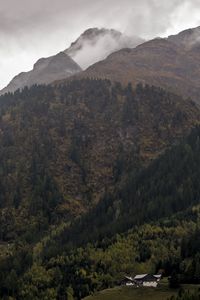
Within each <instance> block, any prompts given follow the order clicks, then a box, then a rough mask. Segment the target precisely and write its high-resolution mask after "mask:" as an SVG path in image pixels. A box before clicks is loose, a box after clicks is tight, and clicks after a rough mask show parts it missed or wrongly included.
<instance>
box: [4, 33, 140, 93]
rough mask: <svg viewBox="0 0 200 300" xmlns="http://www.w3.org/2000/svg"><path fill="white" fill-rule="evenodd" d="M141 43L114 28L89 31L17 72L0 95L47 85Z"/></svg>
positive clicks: (138, 39)
mask: <svg viewBox="0 0 200 300" xmlns="http://www.w3.org/2000/svg"><path fill="white" fill-rule="evenodd" d="M142 42H144V40H142V39H141V38H139V37H128V36H126V35H123V34H122V33H121V32H119V31H117V30H113V29H105V28H101V29H99V28H90V29H88V30H86V31H85V32H83V33H82V34H81V35H80V37H79V38H78V39H77V40H76V41H75V42H73V43H72V44H71V46H70V47H69V48H68V49H66V50H65V51H64V52H59V53H58V54H55V55H53V56H50V57H46V58H40V59H39V60H38V61H37V62H36V63H35V64H34V66H33V69H32V70H31V71H28V72H20V73H19V74H18V75H16V76H15V77H14V78H13V79H12V80H11V81H10V83H9V84H8V85H7V86H6V87H5V88H3V89H2V90H0V94H4V93H6V92H14V91H16V90H17V89H21V88H23V87H25V86H31V85H34V84H49V83H51V82H54V81H56V80H60V79H65V78H68V77H70V76H72V75H74V74H76V73H78V72H80V71H81V70H82V69H86V68H87V67H89V66H91V65H92V64H94V63H95V62H98V61H101V60H103V59H105V58H106V57H107V56H108V55H109V54H111V53H113V52H115V51H117V50H120V49H122V48H132V47H135V46H137V45H139V44H141V43H142Z"/></svg>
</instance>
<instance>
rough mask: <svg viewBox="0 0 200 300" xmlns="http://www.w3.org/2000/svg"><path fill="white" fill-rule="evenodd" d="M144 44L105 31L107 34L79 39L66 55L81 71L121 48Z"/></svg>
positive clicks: (137, 39)
mask: <svg viewBox="0 0 200 300" xmlns="http://www.w3.org/2000/svg"><path fill="white" fill-rule="evenodd" d="M142 42H144V40H142V39H141V38H139V37H135V36H134V37H130V36H126V35H123V34H121V33H120V32H118V31H114V30H107V32H106V33H105V32H104V33H103V34H101V35H99V34H98V35H97V36H96V37H94V38H92V39H89V38H83V37H81V38H80V39H79V40H77V42H76V44H75V46H76V49H74V51H73V46H72V47H71V49H70V48H69V49H68V50H67V51H66V53H68V54H69V55H70V56H71V57H72V58H73V59H74V60H75V62H76V63H78V64H79V66H81V68H82V69H86V68H87V67H89V66H91V65H92V64H94V63H96V62H98V61H101V60H103V59H105V58H106V57H107V56H108V55H110V54H111V53H113V52H115V51H117V50H120V49H122V48H134V47H136V46H137V45H139V44H141V43H142Z"/></svg>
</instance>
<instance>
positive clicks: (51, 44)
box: [0, 0, 200, 88]
mask: <svg viewBox="0 0 200 300" xmlns="http://www.w3.org/2000/svg"><path fill="white" fill-rule="evenodd" d="M199 8H200V2H199V0H190V1H189V0H183V1H181V0H172V1H168V2H163V1H158V0H134V1H133V0H124V1H121V0H115V1H114V0H102V1H96V0H93V1H92V0H84V1H81V0H73V1H72V0H68V1H64V0H58V1H53V2H51V5H49V1H48V0H35V1H34V2H30V1H25V0H18V1H15V0H7V1H1V6H0V88H3V87H4V86H5V85H6V84H8V82H9V81H10V80H11V79H12V78H13V77H14V76H15V75H16V74H18V73H20V72H21V71H22V70H24V71H29V70H30V69H31V68H32V66H33V64H34V63H35V62H36V61H37V60H38V59H39V58H41V57H49V56H52V55H55V53H58V52H60V51H61V50H62V49H66V48H68V47H69V46H70V44H71V42H72V41H74V40H75V39H76V38H77V37H78V36H80V34H81V33H82V32H84V31H85V30H87V29H88V28H93V27H99V28H102V27H105V28H114V29H116V30H118V31H121V32H122V33H125V34H126V35H128V36H140V37H142V38H144V39H150V38H154V37H156V36H167V35H170V34H176V33H178V32H180V31H181V30H184V29H186V28H191V27H196V26H198V25H199V23H200V19H199ZM191 16H192V18H191ZM84 58H85V56H84ZM77 59H78V58H77Z"/></svg>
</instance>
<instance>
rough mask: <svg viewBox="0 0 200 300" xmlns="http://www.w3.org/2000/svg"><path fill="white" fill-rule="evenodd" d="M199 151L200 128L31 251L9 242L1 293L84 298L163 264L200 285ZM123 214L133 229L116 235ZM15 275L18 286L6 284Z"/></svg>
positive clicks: (1, 267) (0, 271)
mask: <svg viewBox="0 0 200 300" xmlns="http://www.w3.org/2000/svg"><path fill="white" fill-rule="evenodd" d="M199 151H200V128H199V127H197V128H195V129H194V130H193V131H192V133H191V134H190V136H189V137H188V138H187V139H185V140H184V141H182V142H181V143H180V144H179V145H175V146H173V147H172V148H171V149H170V150H168V151H167V152H166V153H164V154H163V155H162V156H161V157H160V158H158V159H157V160H155V161H154V162H153V163H152V164H151V165H150V166H148V167H147V168H145V169H143V170H142V171H141V172H139V174H136V176H135V177H134V178H129V177H128V178H127V180H126V182H124V183H125V186H124V190H122V191H121V193H119V194H118V195H117V196H118V197H120V198H118V197H113V198H111V197H107V199H104V200H103V201H102V203H101V205H100V206H99V208H100V209H99V210H97V209H95V210H93V211H91V212H90V213H89V215H88V216H89V218H88V216H84V217H83V218H82V219H78V220H76V221H75V222H74V226H73V227H72V228H69V227H68V228H66V227H64V226H63V227H61V228H59V227H57V228H55V229H53V230H52V231H51V233H50V234H49V235H47V236H46V237H45V238H44V239H42V240H41V241H40V243H38V244H36V245H35V247H34V248H33V249H32V248H31V247H29V248H28V247H27V246H26V247H24V245H23V244H20V243H19V244H18V246H17V247H16V248H14V247H12V245H11V247H10V248H9V247H8V248H7V253H8V254H7V256H5V257H3V258H2V257H1V259H0V275H1V276H0V295H1V296H2V295H3V296H5V295H6V293H9V292H10V293H11V292H12V293H13V296H15V297H16V296H17V298H20V299H22V300H26V299H29V298H30V297H31V299H41V298H42V299H45V298H47V299H49V298H50V296H52V295H53V296H52V298H50V299H56V296H57V297H58V298H59V297H60V298H61V297H65V295H66V294H67V295H70V294H74V296H75V299H78V300H80V299H82V298H83V297H85V296H86V295H88V294H92V293H93V292H95V291H96V290H99V289H105V288H108V287H112V286H114V285H116V284H117V283H119V282H121V280H122V279H123V276H124V275H127V274H131V275H132V274H137V273H144V272H149V273H153V272H158V271H159V270H160V269H161V270H162V271H163V272H164V274H165V275H170V274H172V272H174V271H175V270H176V272H178V273H180V274H181V276H180V279H181V280H182V282H186V283H193V284H194V283H199V282H200V278H199V276H198V274H199V273H198V272H199V263H200V255H199V249H200V248H199V245H200V230H199V217H200V202H199V196H200V185H199V173H200V168H199V165H200V158H199ZM175 163H176V165H177V168H174V165H175ZM118 190H119V189H118ZM119 200H121V201H119ZM120 202H121V203H120ZM141 204H142V210H140V208H141ZM152 209H153V210H154V213H153V215H151V212H152ZM164 216H165V218H163V217H164ZM130 217H132V220H131V218H130ZM144 217H145V218H144ZM100 219H101V222H99V220H100ZM121 220H123V222H127V223H128V225H129V227H128V228H129V231H125V232H124V234H121V235H120V234H119V231H118V230H117V233H118V234H117V235H116V234H115V233H116V231H115V230H116V229H118V228H117V227H118V225H119V223H121ZM130 220H131V223H129V221H130ZM150 221H151V222H150ZM145 222H146V223H145ZM113 223H115V227H114V226H112V225H113ZM97 226H98V227H97ZM91 228H92V230H91ZM96 229H98V230H96ZM102 229H104V232H102ZM108 232H109V233H110V237H109V236H108V235H107V234H105V233H108ZM69 233H71V235H70V234H69ZM102 233H103V234H102ZM87 242H89V243H87ZM76 245H79V247H76ZM24 257H25V260H24ZM11 268H14V269H13V270H12V271H11ZM66 270H67V271H66ZM11 274H12V275H11ZM14 274H18V277H16V275H14ZM13 278H16V279H15V280H16V282H17V284H16V283H15V284H13V285H10V284H8V282H9V283H10V282H12V283H13V280H12V279H13ZM66 286H67V287H68V288H67V289H66Z"/></svg>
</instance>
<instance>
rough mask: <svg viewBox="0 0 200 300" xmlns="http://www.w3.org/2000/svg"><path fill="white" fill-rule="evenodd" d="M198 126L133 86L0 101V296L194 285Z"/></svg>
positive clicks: (165, 97) (198, 242) (73, 87)
mask: <svg viewBox="0 0 200 300" xmlns="http://www.w3.org/2000/svg"><path fill="white" fill-rule="evenodd" d="M199 120H200V111H199V108H198V106H197V105H196V104H195V103H194V102H192V101H191V100H189V99H187V100H183V99H182V98H181V97H180V96H177V95H175V94H171V93H169V92H166V91H164V90H163V89H160V88H156V87H153V86H152V87H151V86H148V85H146V86H143V85H142V84H139V85H138V86H137V87H136V89H133V88H132V86H131V84H128V85H127V86H126V87H124V86H122V85H121V84H119V83H111V82H110V81H108V80H95V79H84V80H73V81H69V82H68V83H65V84H61V85H54V86H33V87H31V88H25V89H23V90H22V91H21V92H20V91H16V92H15V93H14V94H6V95H4V96H1V97H0V190H1V195H0V197H1V198H0V298H2V299H10V300H11V299H20V300H37V299H38V300H39V299H48V300H51V299H52V300H53V299H59V300H61V299H63V300H65V299H66V300H67V299H73V298H74V299H82V298H83V297H85V296H87V295H89V294H91V293H93V292H94V291H96V290H100V289H104V288H107V287H112V286H114V285H116V284H118V283H119V282H120V281H121V279H122V278H123V276H124V275H125V274H134V273H146V272H157V271H159V270H163V271H164V274H165V275H166V276H171V284H172V285H173V283H174V282H175V284H179V283H183V282H186V283H200V253H199V249H200V238H199V236H200V223H199V222H200V220H199V216H200V206H199V204H200V203H199V197H200V185H199V178H200V176H199V175H200V158H199V152H200V127H199V126H198V124H199ZM192 128H193V129H192ZM191 130H192V131H191ZM190 131H191V132H190ZM186 136H187V137H186ZM180 297H182V298H180ZM186 297H187V295H186ZM177 299H187V298H183V295H180V296H179V298H177ZM194 299H195V298H194Z"/></svg>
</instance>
